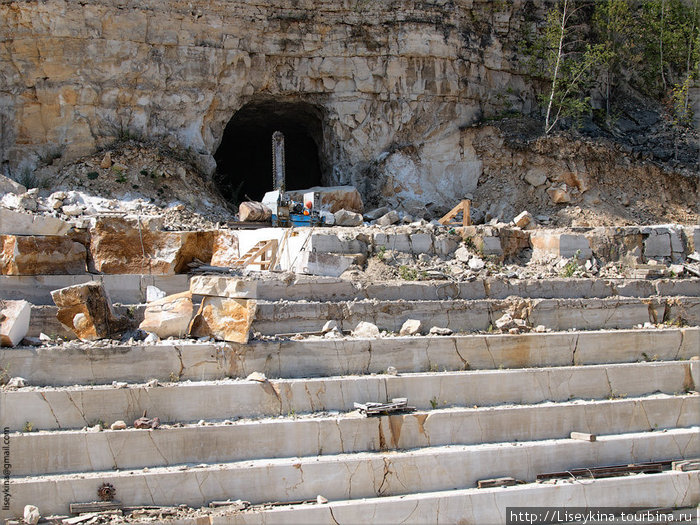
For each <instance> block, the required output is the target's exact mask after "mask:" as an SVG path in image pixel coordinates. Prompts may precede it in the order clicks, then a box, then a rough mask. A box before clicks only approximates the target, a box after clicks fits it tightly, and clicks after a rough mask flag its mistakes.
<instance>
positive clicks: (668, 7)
mask: <svg viewBox="0 0 700 525" xmlns="http://www.w3.org/2000/svg"><path fill="white" fill-rule="evenodd" d="M699 4H700V0H644V1H643V2H642V8H641V16H640V24H639V31H638V34H637V35H635V39H636V40H637V41H638V42H640V47H642V48H643V60H642V63H641V64H640V70H641V75H642V78H643V79H644V82H645V86H644V87H645V91H647V92H648V93H649V94H651V95H654V96H656V97H659V98H660V97H662V96H665V95H666V94H667V93H668V90H669V85H670V86H672V87H673V88H675V89H678V88H680V87H681V86H682V85H683V84H684V83H685V82H686V79H687V78H688V77H692V78H693V79H694V78H697V68H698V57H699V52H700V49H699V48H700V32H699V29H698V16H700V5H699Z"/></svg>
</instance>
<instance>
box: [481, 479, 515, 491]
mask: <svg viewBox="0 0 700 525" xmlns="http://www.w3.org/2000/svg"><path fill="white" fill-rule="evenodd" d="M476 483H477V486H478V487H479V488H480V489H488V488H493V487H511V486H513V485H516V484H517V483H518V482H517V481H516V479H515V478H491V479H480V480H479V481H477V482H476Z"/></svg>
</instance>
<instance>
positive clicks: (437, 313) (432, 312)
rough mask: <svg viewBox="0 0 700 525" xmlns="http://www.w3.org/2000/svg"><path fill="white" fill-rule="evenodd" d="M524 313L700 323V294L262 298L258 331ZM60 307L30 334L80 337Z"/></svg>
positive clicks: (608, 321) (42, 309) (454, 321)
mask: <svg viewBox="0 0 700 525" xmlns="http://www.w3.org/2000/svg"><path fill="white" fill-rule="evenodd" d="M514 309H515V310H516V311H519V312H520V315H522V316H523V317H524V318H525V319H526V320H527V321H528V323H529V324H530V325H531V326H537V325H544V326H545V327H546V328H549V329H551V330H570V329H577V330H602V329H624V328H632V327H634V326H636V325H638V324H644V323H647V322H651V323H654V324H656V323H661V322H669V323H677V324H678V323H681V324H689V325H691V326H697V325H700V297H684V296H677V297H669V298H663V297H653V298H649V299H645V298H630V297H627V298H607V299H522V298H517V297H511V298H509V299H504V300H491V299H486V300H469V301H467V300H448V301H405V300H399V301H379V300H374V299H369V300H360V301H338V302H308V301H290V302H286V301H276V302H271V301H258V302H257V307H256V313H255V319H254V321H253V326H252V330H253V331H254V332H260V333H261V334H263V335H269V336H273V335H277V334H289V333H297V332H315V331H319V330H321V328H323V325H324V324H325V322H326V321H327V320H329V319H334V320H336V321H338V322H339V323H340V324H341V325H342V327H343V329H346V330H348V329H350V330H351V329H354V328H355V327H356V326H357V324H358V323H359V322H360V321H369V322H372V323H374V324H376V325H377V326H378V327H379V328H380V329H382V330H388V331H391V332H398V331H399V330H400V329H401V325H402V324H403V323H404V322H405V321H406V320H408V319H418V320H420V321H421V322H422V323H423V326H424V329H425V330H426V331H427V330H429V329H430V328H431V327H433V326H440V327H446V328H450V329H452V330H454V331H455V332H458V333H465V332H477V331H487V330H488V329H489V327H490V326H493V325H495V322H496V320H497V319H498V318H499V317H501V316H502V315H503V314H505V313H507V312H510V311H512V310H514ZM115 311H116V312H117V313H118V314H128V315H131V316H132V317H133V319H134V322H135V323H138V322H140V321H141V320H142V319H143V307H138V306H133V307H128V306H122V307H120V308H117V309H115ZM56 312H57V308H56V307H55V306H34V307H33V308H32V320H31V325H30V329H29V333H28V335H30V336H34V337H36V336H38V335H39V334H40V333H42V332H43V333H45V334H48V335H57V336H61V337H64V338H67V339H73V338H75V335H73V334H72V333H71V332H70V331H68V330H67V329H66V328H65V327H63V326H62V325H61V324H60V323H59V322H58V320H57V319H56Z"/></svg>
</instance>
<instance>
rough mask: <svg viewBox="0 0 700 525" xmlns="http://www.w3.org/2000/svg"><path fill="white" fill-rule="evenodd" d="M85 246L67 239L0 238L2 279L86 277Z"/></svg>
mask: <svg viewBox="0 0 700 525" xmlns="http://www.w3.org/2000/svg"><path fill="white" fill-rule="evenodd" d="M86 259H87V254H86V250H85V246H83V245H82V244H80V243H77V242H74V241H72V240H71V239H69V238H68V237H59V236H35V235H30V236H16V235H0V273H1V274H2V275H79V274H84V273H86Z"/></svg>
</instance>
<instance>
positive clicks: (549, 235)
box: [530, 230, 593, 259]
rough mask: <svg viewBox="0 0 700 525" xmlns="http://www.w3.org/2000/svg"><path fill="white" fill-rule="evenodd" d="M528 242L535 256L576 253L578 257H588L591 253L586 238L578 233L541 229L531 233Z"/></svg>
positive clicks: (566, 255)
mask: <svg viewBox="0 0 700 525" xmlns="http://www.w3.org/2000/svg"><path fill="white" fill-rule="evenodd" d="M530 242H531V243H532V248H533V257H535V258H538V257H541V256H542V255H554V256H559V257H574V256H576V255H578V258H580V259H588V258H590V257H591V255H592V254H593V252H592V251H591V245H590V244H589V242H588V239H586V237H585V236H583V235H580V234H574V233H561V232H556V231H546V230H541V231H536V232H533V233H532V234H531V236H530Z"/></svg>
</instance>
